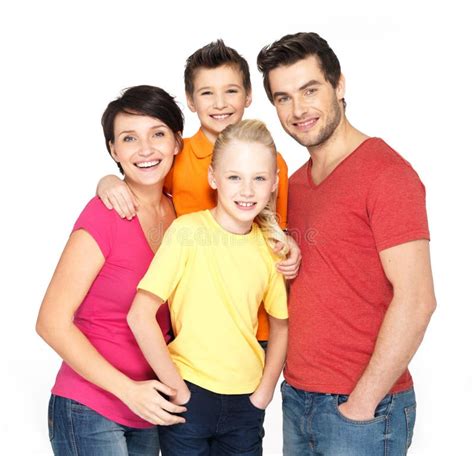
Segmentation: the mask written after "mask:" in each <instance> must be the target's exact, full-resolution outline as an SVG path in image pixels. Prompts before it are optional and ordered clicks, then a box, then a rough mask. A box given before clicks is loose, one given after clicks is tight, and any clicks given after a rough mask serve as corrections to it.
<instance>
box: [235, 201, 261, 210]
mask: <svg viewBox="0 0 474 456" xmlns="http://www.w3.org/2000/svg"><path fill="white" fill-rule="evenodd" d="M234 203H235V204H236V206H237V207H238V208H239V209H244V210H249V209H252V208H254V207H255V206H256V205H257V203H254V202H250V201H234Z"/></svg>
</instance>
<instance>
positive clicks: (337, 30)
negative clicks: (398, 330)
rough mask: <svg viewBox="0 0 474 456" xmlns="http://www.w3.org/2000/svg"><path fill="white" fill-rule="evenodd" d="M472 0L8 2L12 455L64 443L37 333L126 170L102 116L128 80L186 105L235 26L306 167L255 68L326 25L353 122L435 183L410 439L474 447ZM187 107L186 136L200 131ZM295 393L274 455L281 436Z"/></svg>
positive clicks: (440, 448) (257, 98)
mask: <svg viewBox="0 0 474 456" xmlns="http://www.w3.org/2000/svg"><path fill="white" fill-rule="evenodd" d="M465 4H468V2H458V1H450V2H443V3H441V2H428V1H426V2H415V1H412V2H404V1H402V2H401V1H396V2H395V1H393V2H380V1H374V2H371V1H368V0H360V1H358V2H329V1H326V2H318V1H316V0H312V1H310V2H306V1H294V2H285V3H282V4H277V3H276V2H275V1H272V2H264V1H253V2H251V3H249V4H248V3H246V2H224V1H221V2H215V3H211V2H208V1H206V2H202V1H199V2H192V5H191V6H189V5H188V4H187V2H186V3H185V2H170V1H161V2H159V1H154V2H152V1H139V0H135V1H133V2H132V1H129V2H126V1H96V2H84V1H83V2H68V1H62V2H59V1H57V2H52V1H44V0H43V1H38V2H35V1H29V2H27V1H15V2H14V3H13V2H11V4H10V5H9V6H6V3H2V6H1V7H0V21H1V22H0V53H1V54H0V57H1V60H0V62H1V68H2V69H1V70H0V78H1V84H0V116H1V117H0V128H1V136H0V148H1V158H0V163H1V172H2V175H1V179H0V185H1V189H0V195H1V206H0V208H1V220H2V221H1V224H0V229H1V236H0V242H1V250H0V255H1V264H2V266H3V268H2V275H1V284H2V285H1V286H2V291H1V296H2V313H1V318H0V337H1V340H0V348H1V353H2V355H1V371H2V372H1V377H0V378H1V381H2V388H1V389H0V395H1V396H0V399H1V401H0V407H1V409H0V410H1V412H2V413H0V420H1V421H0V434H1V440H0V453H1V454H5V455H7V454H8V455H48V454H51V450H50V447H49V442H48V437H47V427H46V409H47V401H48V397H49V389H50V387H51V386H52V384H53V381H54V377H55V374H56V371H57V368H58V366H59V359H58V357H57V355H56V354H55V353H54V352H53V351H52V350H51V349H50V348H49V347H47V346H46V344H44V343H43V342H42V341H41V340H40V338H39V337H38V336H37V335H36V334H35V332H34V324H35V319H36V315H37V311H38V307H39V305H40V302H41V299H42V296H43V294H44V292H45V289H46V286H47V284H48V281H49V279H50V277H51V275H52V273H53V270H54V267H55V264H56V262H57V260H58V258H59V255H60V252H61V250H62V247H63V245H64V244H65V242H66V239H67V237H68V233H69V231H70V229H71V227H72V225H73V222H74V220H75V218H76V217H77V215H78V214H79V211H80V210H81V209H82V207H83V205H84V204H85V202H86V201H87V200H88V199H89V198H90V197H91V196H92V195H93V194H94V191H95V185H96V182H97V180H98V179H99V178H100V177H101V176H102V175H104V174H108V173H111V172H113V173H115V172H116V168H115V165H114V163H113V162H112V160H111V159H110V158H109V156H108V154H107V152H106V149H105V146H104V144H103V138H102V132H101V127H100V116H101V114H102V111H103V110H104V108H105V106H106V104H107V103H108V102H109V101H110V100H112V99H113V98H115V97H116V96H117V95H118V94H119V91H120V90H121V89H123V88H125V87H128V86H131V85H137V84H153V85H159V86H162V87H163V88H165V89H166V90H168V91H169V92H171V93H172V94H174V95H176V97H177V99H178V100H179V101H180V102H181V103H182V106H183V107H184V88H183V82H182V73H183V69H184V62H185V58H186V57H187V56H188V55H189V54H191V53H192V52H193V51H194V50H195V49H197V48H198V47H201V46H203V45H205V44H207V43H208V42H210V41H211V40H214V39H216V38H219V37H221V38H223V39H224V40H225V42H226V44H228V45H230V46H232V47H235V48H236V49H237V50H238V51H239V52H240V53H242V54H243V55H244V56H245V57H246V58H247V59H248V61H249V63H250V66H251V69H252V78H253V86H254V103H253V104H252V106H251V107H250V108H249V109H248V112H247V114H246V117H259V118H261V119H263V120H265V121H266V122H267V123H268V125H269V126H270V129H271V130H272V132H273V134H274V137H275V140H276V143H277V147H278V149H279V150H280V151H281V152H282V153H283V155H284V157H285V159H286V160H287V162H288V164H289V168H290V171H291V172H292V171H294V170H295V169H296V168H297V167H298V166H299V165H300V164H302V163H303V162H304V161H305V160H306V159H307V152H306V150H305V149H304V148H302V147H300V146H299V145H298V144H296V143H295V142H294V141H293V140H291V139H290V138H288V137H287V136H286V135H285V134H284V132H283V131H282V129H281V128H280V126H279V124H278V121H277V118H276V115H275V113H274V110H273V108H272V106H271V105H270V103H269V102H268V101H267V99H266V97H265V95H264V92H263V88H262V85H261V80H260V79H261V78H260V75H259V74H258V72H257V71H256V65H255V60H256V56H257V53H258V51H259V50H260V48H261V47H262V46H263V45H265V44H268V43H270V42H272V41H274V40H276V39H278V38H280V37H281V36H282V35H284V34H286V33H294V32H297V31H316V32H318V33H320V34H321V35H322V36H323V37H325V38H326V39H327V40H328V41H329V43H330V45H331V46H332V48H333V49H334V51H335V52H336V54H337V55H338V57H339V59H340V61H341V64H342V68H343V72H344V73H345V76H346V80H347V95H346V100H347V102H348V108H347V115H348V117H349V120H350V121H351V122H352V123H353V124H354V125H355V126H356V127H357V128H359V129H361V130H362V131H363V132H365V133H367V134H369V135H375V136H380V137H383V138H384V139H385V140H386V141H387V142H388V143H389V144H391V145H392V147H394V148H395V149H396V150H398V151H399V152H400V153H402V154H403V155H404V156H405V158H407V159H408V160H409V161H410V162H411V163H412V165H413V166H414V167H415V169H416V170H417V171H418V173H419V174H420V176H421V178H422V180H423V181H424V183H425V185H426V187H427V198H428V211H429V220H430V227H431V234H432V257H433V267H434V276H435V285H436V294H437V298H438V310H437V311H436V313H435V315H434V317H433V320H432V323H431V325H430V327H429V330H428V333H427V335H426V337H425V340H424V342H423V345H422V347H421V349H420V350H419V352H418V354H417V355H416V357H415V359H414V361H413V362H412V365H411V369H412V374H413V376H414V378H415V382H416V387H417V394H418V417H417V425H416V429H415V438H414V442H413V446H412V451H411V454H412V455H417V456H419V455H430V456H431V455H466V454H473V453H472V444H471V443H472V436H471V435H470V434H472V422H471V419H472V418H471V417H472V415H471V413H470V412H471V409H472V408H473V401H472V393H473V376H474V374H473V371H474V369H473V349H472V347H473V346H474V344H473V342H474V341H473V332H474V331H473V329H472V316H473V311H472V306H473V304H474V302H473V299H472V285H471V284H472V283H473V281H474V277H473V273H474V268H473V267H472V261H473V248H472V234H473V232H474V223H473V215H472V198H473V196H474V192H473V186H472V177H471V176H472V166H473V164H474V160H473V158H472V155H473V153H474V148H473V146H472V133H471V132H472V131H473V129H474V127H473V125H472V123H473V120H474V119H473V116H472V114H471V112H472V105H473V98H474V97H473V96H472V82H473V79H474V74H473V69H472V64H471V62H472V59H473V50H472V44H473V43H474V36H473V33H472V32H470V31H468V28H472V21H471V20H470V17H472V15H469V14H468V13H467V7H465V6H463V5H465ZM185 114H186V120H187V123H186V129H185V134H186V135H188V136H189V135H191V134H193V133H194V132H195V130H196V129H197V126H198V124H197V119H196V118H195V117H194V116H193V115H192V114H191V113H190V112H189V111H187V110H186V111H185ZM280 426H281V413H280V396H279V393H278V394H277V395H276V396H275V399H274V403H273V404H272V405H271V407H270V409H269V411H268V413H267V421H266V432H267V434H266V438H265V454H266V455H277V454H281V453H280V451H281V450H280V448H281V432H280Z"/></svg>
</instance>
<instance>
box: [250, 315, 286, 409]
mask: <svg viewBox="0 0 474 456" xmlns="http://www.w3.org/2000/svg"><path fill="white" fill-rule="evenodd" d="M268 319H269V323H270V334H269V337H268V347H267V353H266V355H265V368H264V370H263V376H262V380H261V381H260V384H259V385H258V388H257V389H256V390H255V392H254V393H253V394H252V395H251V396H250V400H251V401H252V403H253V404H254V405H255V406H256V407H258V408H261V409H265V408H266V407H267V406H268V404H269V403H270V402H271V400H272V399H273V393H274V391H275V386H276V384H277V382H278V379H279V377H280V374H281V371H282V369H283V366H284V364H285V359H286V348H287V344H288V319H284V320H282V319H279V318H275V317H272V316H271V315H269V316H268Z"/></svg>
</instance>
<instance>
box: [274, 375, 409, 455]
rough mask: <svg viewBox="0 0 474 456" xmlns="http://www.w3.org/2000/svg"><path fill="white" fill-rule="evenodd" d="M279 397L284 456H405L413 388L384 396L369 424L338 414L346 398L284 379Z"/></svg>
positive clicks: (407, 444) (407, 445)
mask: <svg viewBox="0 0 474 456" xmlns="http://www.w3.org/2000/svg"><path fill="white" fill-rule="evenodd" d="M281 393H282V399H283V454H284V455H285V456H295V455H297V456H306V455H318V456H402V455H406V454H407V450H408V447H409V446H410V444H411V439H412V436H413V427H414V425H415V417H416V401H415V393H414V391H413V389H410V390H407V391H404V392H401V393H396V394H388V395H387V396H385V397H384V398H383V400H382V401H381V402H380V404H379V405H378V406H377V409H376V412H375V417H374V418H373V419H372V420H368V421H354V420H351V419H349V418H346V417H345V416H343V415H342V414H341V413H340V412H339V409H338V406H339V405H340V404H342V403H343V402H345V401H347V398H348V396H346V395H338V394H324V393H310V392H306V391H302V390H300V389H297V388H293V387H292V386H290V385H289V384H288V383H287V382H285V381H284V382H283V383H282V385H281Z"/></svg>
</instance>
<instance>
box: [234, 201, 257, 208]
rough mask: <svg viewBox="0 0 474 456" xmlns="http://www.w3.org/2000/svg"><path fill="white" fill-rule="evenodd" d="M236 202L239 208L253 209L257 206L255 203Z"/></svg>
mask: <svg viewBox="0 0 474 456" xmlns="http://www.w3.org/2000/svg"><path fill="white" fill-rule="evenodd" d="M236 202H237V204H238V205H239V206H243V207H251V206H253V205H254V204H255V203H246V202H245V201H236Z"/></svg>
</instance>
